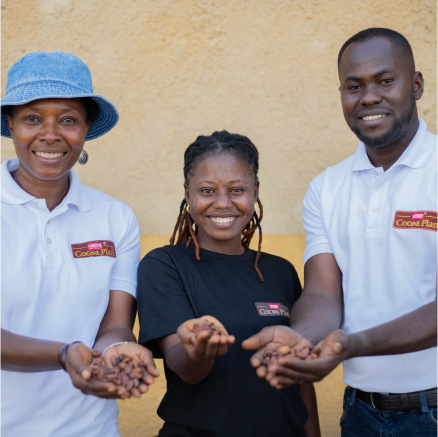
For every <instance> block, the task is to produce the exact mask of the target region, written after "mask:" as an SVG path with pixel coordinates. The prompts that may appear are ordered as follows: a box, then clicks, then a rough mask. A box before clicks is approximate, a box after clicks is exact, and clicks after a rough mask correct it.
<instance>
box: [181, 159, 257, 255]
mask: <svg viewBox="0 0 438 437" xmlns="http://www.w3.org/2000/svg"><path fill="white" fill-rule="evenodd" d="M258 188H259V183H258V182H257V183H256V181H255V177H254V173H253V172H252V170H251V167H250V166H249V164H248V163H247V162H246V161H245V160H244V159H242V158H238V157H236V156H234V155H233V154H231V153H226V152H225V153H224V152H219V153H218V152H216V153H215V152H213V153H210V154H208V155H206V156H203V157H202V158H200V160H199V161H198V162H197V163H196V165H195V167H194V169H193V171H192V173H191V174H190V176H189V179H188V186H187V185H186V186H185V193H186V201H187V203H188V204H189V205H190V215H191V217H192V218H193V220H194V222H195V223H196V224H197V226H198V235H197V239H198V242H199V244H200V246H201V247H203V248H204V249H208V250H212V251H217V247H218V246H221V247H222V246H223V245H224V244H227V245H236V246H239V247H240V241H241V233H242V230H243V229H244V227H245V226H246V225H247V223H248V222H249V221H250V220H251V217H252V215H253V213H254V202H256V201H257V199H258Z"/></svg>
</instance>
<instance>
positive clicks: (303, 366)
mask: <svg viewBox="0 0 438 437" xmlns="http://www.w3.org/2000/svg"><path fill="white" fill-rule="evenodd" d="M278 366H279V367H282V368H288V369H291V370H295V371H297V372H301V373H309V374H319V373H324V372H325V371H326V370H327V361H326V360H322V359H319V358H314V359H312V360H301V359H296V358H289V359H288V358H285V357H282V358H280V359H279V360H278Z"/></svg>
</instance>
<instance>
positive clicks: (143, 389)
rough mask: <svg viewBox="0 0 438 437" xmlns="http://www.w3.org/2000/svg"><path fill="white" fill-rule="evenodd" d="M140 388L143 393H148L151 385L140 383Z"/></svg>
mask: <svg viewBox="0 0 438 437" xmlns="http://www.w3.org/2000/svg"><path fill="white" fill-rule="evenodd" d="M138 389H139V390H140V393H141V394H143V393H146V392H147V391H148V390H149V385H148V384H142V383H140V385H139V386H138Z"/></svg>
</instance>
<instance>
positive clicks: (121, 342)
mask: <svg viewBox="0 0 438 437" xmlns="http://www.w3.org/2000/svg"><path fill="white" fill-rule="evenodd" d="M126 343H129V342H128V341H118V342H116V343H113V344H110V345H109V346H107V347H106V348H105V349H104V350H103V351H102V355H104V354H105V352H106V351H107V350H108V349H111V348H112V347H117V346H121V345H122V344H126Z"/></svg>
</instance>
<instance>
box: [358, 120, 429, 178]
mask: <svg viewBox="0 0 438 437" xmlns="http://www.w3.org/2000/svg"><path fill="white" fill-rule="evenodd" d="M418 122H419V124H418V130H417V133H416V134H415V136H414V138H413V139H412V141H411V142H410V144H409V146H408V147H407V148H406V149H405V151H404V152H403V153H402V155H401V156H400V158H399V159H398V160H397V161H396V162H395V163H394V164H393V166H392V167H395V166H397V165H406V166H407V167H411V168H421V167H424V166H425V165H426V164H427V161H428V160H429V157H430V155H431V154H432V150H433V146H432V142H431V141H430V138H429V132H428V130H427V126H426V123H425V122H424V120H423V119H421V118H419V119H418ZM373 168H374V166H373V164H371V162H370V159H369V158H368V155H367V151H366V148H365V144H364V143H362V142H360V143H359V145H358V146H357V150H356V153H355V155H354V161H353V167H352V169H351V171H360V170H370V169H373Z"/></svg>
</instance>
